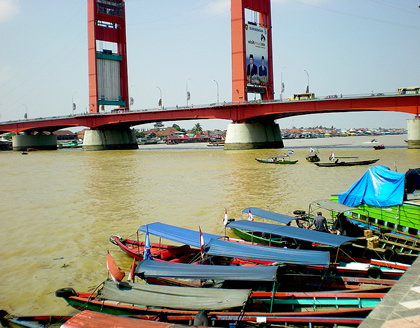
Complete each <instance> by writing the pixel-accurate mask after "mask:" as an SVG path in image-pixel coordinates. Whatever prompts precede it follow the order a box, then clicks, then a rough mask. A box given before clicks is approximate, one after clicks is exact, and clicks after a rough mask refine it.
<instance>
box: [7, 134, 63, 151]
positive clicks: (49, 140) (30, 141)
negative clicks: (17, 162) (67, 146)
mask: <svg viewBox="0 0 420 328" xmlns="http://www.w3.org/2000/svg"><path fill="white" fill-rule="evenodd" d="M12 147H13V150H18V151H23V150H27V149H28V148H34V149H38V150H57V136H56V135H54V134H49V135H44V134H36V135H33V134H17V135H15V136H13V137H12Z"/></svg>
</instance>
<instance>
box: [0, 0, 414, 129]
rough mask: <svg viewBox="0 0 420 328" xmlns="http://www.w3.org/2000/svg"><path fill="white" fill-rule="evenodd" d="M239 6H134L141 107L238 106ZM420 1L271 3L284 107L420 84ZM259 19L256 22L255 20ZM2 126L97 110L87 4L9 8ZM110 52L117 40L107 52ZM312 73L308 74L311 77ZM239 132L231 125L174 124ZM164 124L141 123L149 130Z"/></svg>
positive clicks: (132, 33) (136, 89) (213, 1)
mask: <svg viewBox="0 0 420 328" xmlns="http://www.w3.org/2000/svg"><path fill="white" fill-rule="evenodd" d="M230 3H231V0H194V1H193V0H182V1H173V0H155V1H144V0H143V1H141V0H126V24H127V52H128V55H127V56H128V76H129V94H130V97H133V99H134V104H133V107H132V108H133V109H135V110H137V109H153V108H158V101H159V99H160V97H161V93H162V101H163V106H164V107H166V108H170V107H175V106H176V105H179V106H184V105H186V102H187V100H186V89H187V86H188V90H189V91H190V94H191V98H190V100H189V104H190V105H205V104H210V103H215V102H216V101H217V96H219V101H220V102H223V101H226V102H230V101H231V100H232V98H231V92H232V91H231V89H232V82H231V80H232V72H231V71H232V63H231V34H230V19H231V16H230ZM419 6H420V1H418V0H271V11H272V33H273V63H272V65H273V70H274V73H273V75H274V90H275V95H274V97H275V99H279V98H280V86H281V81H283V82H284V84H285V91H284V93H283V99H284V98H287V97H289V96H290V95H292V94H294V93H302V92H304V91H305V88H306V85H307V84H308V80H309V86H310V91H311V92H314V93H315V95H316V97H319V98H323V97H325V96H327V95H331V94H343V95H368V94H370V93H371V92H374V93H388V92H389V93H392V92H396V90H397V88H400V87H409V86H420V81H419V79H420V61H419V59H418V58H419V53H420V42H419V41H418V34H419V33H420V8H419ZM248 17H250V19H252V17H253V15H252V14H247V18H248ZM0 44H1V52H0V59H1V60H0V122H4V121H9V120H19V119H23V118H24V115H25V113H27V115H28V118H38V117H52V116H62V115H69V114H71V113H72V103H73V102H74V103H75V104H76V110H75V113H76V114H77V113H83V112H86V111H87V108H88V103H89V100H88V93H89V89H88V48H87V0H59V1H57V0H37V1H33V0H0ZM100 46H103V47H104V48H107V45H106V44H102V45H100ZM305 71H306V72H305ZM413 117H414V116H413V115H411V114H405V113H396V112H395V113H394V112H363V113H334V114H312V115H304V116H298V117H291V118H286V119H281V120H278V121H277V123H279V125H280V128H292V127H293V126H295V127H314V126H325V127H332V126H334V127H336V128H345V129H349V128H379V127H382V128H407V119H412V118H413ZM174 123H176V124H178V125H180V126H181V127H182V128H185V129H190V128H192V127H193V126H194V125H195V124H196V123H200V125H201V126H202V128H203V130H213V129H221V130H225V129H227V126H228V124H230V123H231V122H230V121H226V120H200V121H179V122H164V124H165V126H172V124H174ZM150 127H152V124H147V125H140V126H136V128H138V129H148V128H150Z"/></svg>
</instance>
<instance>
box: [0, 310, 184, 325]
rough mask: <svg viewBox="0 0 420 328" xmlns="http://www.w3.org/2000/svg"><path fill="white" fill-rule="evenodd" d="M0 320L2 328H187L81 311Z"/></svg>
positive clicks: (10, 316) (6, 314)
mask: <svg viewBox="0 0 420 328" xmlns="http://www.w3.org/2000/svg"><path fill="white" fill-rule="evenodd" d="M2 315H4V316H2V317H1V318H0V320H1V324H2V327H15V328H17V327H21V328H38V327H39V328H45V327H60V328H86V327H89V328H103V327H119V328H172V327H174V328H175V327H189V326H184V325H177V324H173V323H167V322H161V321H152V320H150V319H149V320H145V319H138V318H135V317H126V316H117V315H111V314H105V313H101V312H94V311H89V310H83V311H80V312H78V313H76V314H75V315H73V316H60V315H31V316H16V315H12V314H8V313H6V312H5V313H3V314H2Z"/></svg>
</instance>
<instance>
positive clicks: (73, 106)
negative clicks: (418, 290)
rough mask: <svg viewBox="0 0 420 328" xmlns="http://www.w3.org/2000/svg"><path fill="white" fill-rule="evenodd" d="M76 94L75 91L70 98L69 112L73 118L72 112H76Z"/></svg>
mask: <svg viewBox="0 0 420 328" xmlns="http://www.w3.org/2000/svg"><path fill="white" fill-rule="evenodd" d="M76 93H77V91H75V92H74V93H73V95H72V96H71V111H72V114H73V116H74V111H75V110H76V104H75V103H74V95H75V94H76Z"/></svg>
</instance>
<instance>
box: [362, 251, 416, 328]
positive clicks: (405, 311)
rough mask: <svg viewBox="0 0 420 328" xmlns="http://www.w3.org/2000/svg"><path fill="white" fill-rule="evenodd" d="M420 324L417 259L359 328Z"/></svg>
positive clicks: (388, 327) (407, 326) (406, 326)
mask: <svg viewBox="0 0 420 328" xmlns="http://www.w3.org/2000/svg"><path fill="white" fill-rule="evenodd" d="M419 322H420V260H419V259H417V260H416V261H415V262H414V263H413V264H412V265H411V267H410V269H408V270H407V272H406V273H404V275H403V276H402V277H401V278H400V279H399V280H398V281H397V283H396V284H395V285H394V286H393V287H392V288H391V290H390V291H389V292H388V293H387V295H386V296H385V297H384V299H383V300H382V301H381V302H380V303H379V304H378V305H377V306H376V307H375V309H374V310H373V311H372V312H371V313H370V314H369V316H368V317H367V318H366V319H365V320H364V321H363V322H362V324H360V325H359V328H380V327H381V328H391V327H398V328H409V327H410V328H412V327H418V324H419Z"/></svg>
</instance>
